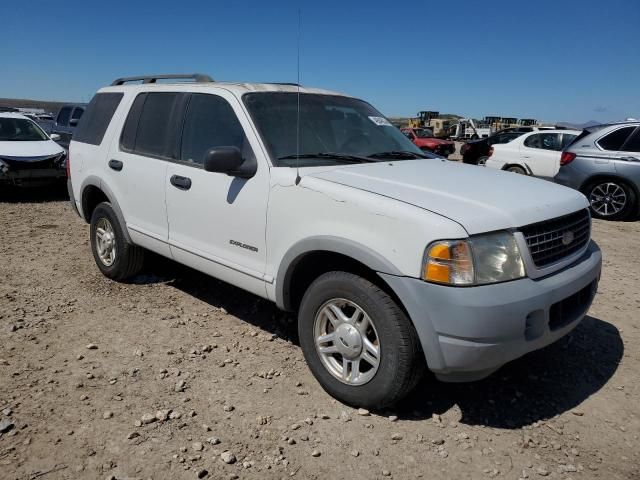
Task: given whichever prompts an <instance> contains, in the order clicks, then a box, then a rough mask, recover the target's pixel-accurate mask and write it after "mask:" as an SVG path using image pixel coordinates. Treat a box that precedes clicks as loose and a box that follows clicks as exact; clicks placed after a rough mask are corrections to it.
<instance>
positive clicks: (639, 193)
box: [578, 172, 640, 198]
mask: <svg viewBox="0 0 640 480" xmlns="http://www.w3.org/2000/svg"><path fill="white" fill-rule="evenodd" d="M606 180H615V181H617V182H621V183H624V184H625V185H627V186H628V187H629V188H630V189H631V190H633V192H634V193H635V194H636V198H640V190H639V189H638V186H637V185H636V184H635V183H634V182H632V181H630V180H629V179H628V178H626V177H624V176H622V175H620V174H618V173H616V172H606V173H597V174H595V175H592V176H590V177H589V178H587V179H586V180H585V181H584V182H582V185H580V188H579V189H578V190H579V191H580V192H582V193H583V194H585V195H586V193H587V192H586V190H587V188H588V187H589V186H590V185H592V184H594V183H597V182H603V181H606Z"/></svg>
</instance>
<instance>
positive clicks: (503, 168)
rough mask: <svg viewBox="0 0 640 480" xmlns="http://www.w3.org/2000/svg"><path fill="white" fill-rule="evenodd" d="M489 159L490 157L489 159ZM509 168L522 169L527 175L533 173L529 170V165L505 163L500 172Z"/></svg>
mask: <svg viewBox="0 0 640 480" xmlns="http://www.w3.org/2000/svg"><path fill="white" fill-rule="evenodd" d="M489 158H490V157H489ZM511 167H519V168H522V169H523V170H524V171H525V172H526V173H527V175H533V172H532V171H531V169H530V168H529V165H527V164H526V163H505V164H504V165H503V166H502V168H501V170H504V171H506V170H507V168H511Z"/></svg>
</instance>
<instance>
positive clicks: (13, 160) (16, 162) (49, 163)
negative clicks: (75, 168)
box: [0, 153, 64, 171]
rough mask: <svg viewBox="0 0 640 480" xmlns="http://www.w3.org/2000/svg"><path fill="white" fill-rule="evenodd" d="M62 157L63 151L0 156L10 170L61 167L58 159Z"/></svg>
mask: <svg viewBox="0 0 640 480" xmlns="http://www.w3.org/2000/svg"><path fill="white" fill-rule="evenodd" d="M63 157H64V154H63V153H56V154H55V155H47V156H43V157H31V158H29V157H26V158H20V157H0V160H2V161H3V162H4V163H6V164H7V166H8V167H9V169H10V170H14V171H17V170H41V169H51V168H61V167H62V163H61V162H60V160H61V159H62V158H63Z"/></svg>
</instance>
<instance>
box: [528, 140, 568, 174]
mask: <svg viewBox="0 0 640 480" xmlns="http://www.w3.org/2000/svg"><path fill="white" fill-rule="evenodd" d="M561 145H562V143H561V139H560V134H559V133H545V132H540V133H534V134H533V135H529V136H528V137H527V138H525V139H524V142H523V143H522V146H521V147H520V156H521V157H522V161H523V163H524V164H526V165H527V166H528V167H529V168H530V169H531V172H532V173H533V175H535V176H536V177H542V178H547V179H551V178H553V177H554V176H555V175H556V173H558V169H559V168H560V150H561V148H562V147H561Z"/></svg>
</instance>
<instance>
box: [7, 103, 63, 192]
mask: <svg viewBox="0 0 640 480" xmlns="http://www.w3.org/2000/svg"><path fill="white" fill-rule="evenodd" d="M56 137H57V138H59V136H58V135H52V136H51V137H50V136H49V135H47V134H46V133H45V132H44V131H43V130H42V128H40V126H39V125H38V124H37V123H36V122H34V121H33V120H31V119H30V118H27V117H26V116H24V115H20V114H18V113H9V112H0V185H2V184H9V185H15V186H23V185H37V184H44V183H49V182H51V181H54V180H57V179H63V178H65V177H66V158H67V152H66V151H65V149H64V148H62V147H61V146H60V145H58V144H57V143H56V142H55V141H54V140H56V139H57V138H56Z"/></svg>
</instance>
